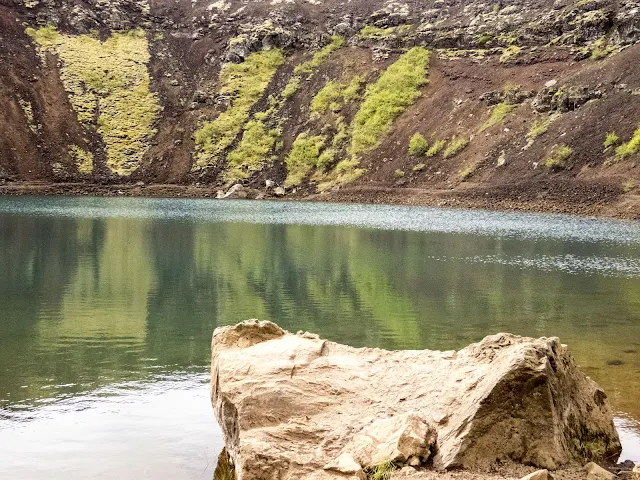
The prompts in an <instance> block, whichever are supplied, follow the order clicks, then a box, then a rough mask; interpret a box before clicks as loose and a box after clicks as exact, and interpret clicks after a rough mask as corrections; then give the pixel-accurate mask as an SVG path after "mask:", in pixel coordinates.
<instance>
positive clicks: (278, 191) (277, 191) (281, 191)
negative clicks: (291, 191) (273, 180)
mask: <svg viewBox="0 0 640 480" xmlns="http://www.w3.org/2000/svg"><path fill="white" fill-rule="evenodd" d="M273 193H275V194H276V195H277V196H279V197H282V196H283V195H284V194H285V193H286V192H285V190H284V188H283V187H276V188H275V189H274V190H273Z"/></svg>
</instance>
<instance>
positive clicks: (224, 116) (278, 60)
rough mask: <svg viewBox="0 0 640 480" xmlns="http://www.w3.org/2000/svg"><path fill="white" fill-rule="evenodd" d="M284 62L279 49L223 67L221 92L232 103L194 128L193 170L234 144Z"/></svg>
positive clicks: (213, 159) (204, 164)
mask: <svg viewBox="0 0 640 480" xmlns="http://www.w3.org/2000/svg"><path fill="white" fill-rule="evenodd" d="M283 61H284V56H283V55H282V52H281V51H280V50H278V49H273V50H265V51H260V52H255V53H252V54H250V55H248V56H247V58H246V59H245V61H244V62H242V63H239V64H235V63H227V64H225V65H224V67H222V71H221V72H220V83H221V85H222V87H221V89H220V93H221V94H227V95H230V96H231V105H230V106H229V108H228V109H227V110H226V111H225V112H223V113H221V114H220V115H219V116H218V117H217V118H216V119H215V120H212V121H208V122H204V123H203V124H202V125H201V127H200V128H199V129H198V130H197V131H196V133H195V135H194V139H195V142H196V147H197V152H196V163H195V165H194V169H196V170H197V169H203V168H206V167H208V166H209V165H211V164H213V163H215V161H216V159H217V156H218V155H219V154H220V153H222V152H223V151H224V150H225V149H227V148H228V147H229V146H230V145H231V144H232V143H233V141H234V140H235V138H236V137H237V136H238V134H239V133H240V130H241V129H242V125H243V124H244V122H245V121H246V120H247V117H248V115H249V110H250V109H251V107H252V106H253V105H254V104H255V103H256V102H257V101H258V100H259V99H260V98H261V97H262V95H263V94H264V90H265V89H266V88H267V85H268V84H269V82H270V81H271V78H272V77H273V75H274V74H275V73H276V70H277V69H278V67H279V66H280V65H282V62H283Z"/></svg>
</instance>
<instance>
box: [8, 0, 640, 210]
mask: <svg viewBox="0 0 640 480" xmlns="http://www.w3.org/2000/svg"><path fill="white" fill-rule="evenodd" d="M639 39H640V4H639V3H637V2H633V1H628V0H619V1H613V0H581V1H579V2H571V1H568V0H557V1H555V2H554V1H549V0H516V1H508V2H499V3H490V2H487V3H485V2H481V1H478V0H476V1H456V0H436V1H430V0H418V1H409V2H406V3H403V2H385V1H383V0H366V1H365V0H354V1H350V2H346V1H345V2H339V1H334V0H324V1H320V0H304V1H303V0H272V1H265V2H259V1H252V2H247V1H244V2H243V1H237V0H228V1H225V0H219V1H215V2H204V1H202V0H193V1H187V0H177V1H171V2H170V1H165V0H161V1H151V2H146V1H134V0H117V1H106V0H97V1H96V0H89V1H86V2H82V1H77V2H73V1H69V0H42V1H39V0H0V58H2V66H3V68H2V69H1V70H0V182H2V181H4V182H11V181H18V180H23V181H34V180H45V181H56V182H86V183H88V184H97V183H100V184H103V183H127V182H132V183H136V182H139V181H141V180H142V181H144V182H146V183H151V184H153V183H162V184H166V183H178V184H193V185H196V184H197V185H207V186H211V187H214V188H219V187H223V186H224V185H231V184H233V183H237V182H240V183H244V184H245V185H247V186H250V187H260V188H264V186H265V181H267V180H271V181H273V182H274V186H277V185H280V186H284V187H286V188H287V194H289V195H292V196H296V195H297V196H300V195H309V194H313V193H316V192H319V191H328V192H331V191H334V192H335V190H336V189H337V188H338V187H340V188H341V189H342V190H341V192H348V191H353V192H355V191H356V190H357V191H359V192H360V193H359V194H358V195H364V199H365V200H366V195H367V193H362V192H365V191H374V190H375V189H378V191H380V189H386V190H385V191H387V192H391V193H389V194H390V195H396V196H397V195H400V196H401V195H402V194H403V193H402V192H405V191H409V190H410V189H409V188H407V187H412V189H413V190H412V191H416V190H415V189H425V190H426V189H429V190H431V191H451V192H454V193H455V194H458V195H460V196H467V197H472V196H477V197H479V198H481V197H483V196H485V195H486V194H487V193H489V194H490V195H491V196H492V197H493V198H496V199H497V200H499V201H502V200H505V199H516V200H518V199H519V200H520V201H527V200H531V201H536V200H539V199H540V198H544V197H545V196H552V197H553V196H554V195H557V196H559V198H560V197H561V198H565V201H567V202H571V201H579V202H582V203H584V202H587V203H588V202H593V203H594V204H597V203H602V202H605V203H606V202H614V201H616V202H619V203H620V202H624V201H626V202H631V203H633V201H632V200H633V199H634V198H635V195H634V193H633V192H634V189H635V186H636V182H638V181H640V176H639V175H638V173H637V172H636V169H635V162H637V160H638V159H640V156H639V154H638V151H639V150H640V129H639V128H638V122H639V121H640V101H639V100H640V96H639V95H640V47H638V46H637V42H638V40H639ZM269 184H270V185H271V182H269ZM365 185H366V189H368V190H366V189H365ZM358 188H359V190H358ZM350 189H351V190H350ZM394 192H395V193H394ZM334 195H338V194H337V193H334ZM343 195H344V193H343ZM572 198H575V200H572ZM625 199H626V200H625ZM634 208H636V209H637V207H634Z"/></svg>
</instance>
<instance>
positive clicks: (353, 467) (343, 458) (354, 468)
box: [324, 453, 362, 473]
mask: <svg viewBox="0 0 640 480" xmlns="http://www.w3.org/2000/svg"><path fill="white" fill-rule="evenodd" d="M324 469H325V470H334V471H336V472H341V473H358V472H361V471H362V467H361V466H360V464H359V463H358V462H356V461H355V459H354V458H353V456H352V455H351V454H349V453H343V454H342V455H340V456H339V457H338V458H336V459H335V460H333V461H332V462H330V463H328V464H327V465H325V467H324Z"/></svg>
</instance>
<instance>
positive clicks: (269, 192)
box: [0, 182, 640, 220]
mask: <svg viewBox="0 0 640 480" xmlns="http://www.w3.org/2000/svg"><path fill="white" fill-rule="evenodd" d="M510 188H511V189H512V190H513V189H515V188H517V186H510ZM229 190H231V187H230V188H228V189H227V190H226V191H225V190H220V188H218V187H215V186H211V185H177V184H145V183H143V182H138V183H126V184H87V183H49V182H11V183H5V184H0V195H8V196H12V195H13V196H28V195H33V196H36V195H44V196H47V195H51V196H100V197H149V198H203V199H204V198H212V199H215V198H221V197H223V196H225V195H227V194H228V192H229ZM543 191H545V192H546V194H545V195H540V194H539V193H537V190H536V192H522V194H520V195H514V194H511V193H510V192H507V191H506V188H505V189H502V190H501V189H496V188H492V189H487V188H486V187H477V188H472V187H470V188H468V189H467V190H465V191H449V190H430V189H419V188H397V187H388V186H364V187H356V186H354V187H345V188H343V189H340V190H336V191H333V192H329V193H326V194H314V193H311V192H305V191H299V192H296V193H291V192H287V195H286V196H285V195H282V194H277V193H278V192H276V189H275V188H272V187H269V188H265V187H261V188H250V187H247V188H244V187H243V188H242V189H239V190H236V191H234V192H231V194H229V195H228V196H226V197H225V198H228V199H255V200H280V201H313V202H332V203H360V204H389V205H405V206H423V207H442V208H469V209H485V210H504V211H520V212H536V213H562V214H570V215H579V216H590V217H603V218H619V219H627V220H639V219H640V195H629V194H627V195H625V196H624V198H620V197H619V196H618V195H617V194H616V192H615V190H612V189H610V188H607V187H606V186H602V185H578V186H575V185H574V186H573V187H572V186H571V185H558V184H554V185H547V186H543Z"/></svg>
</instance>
